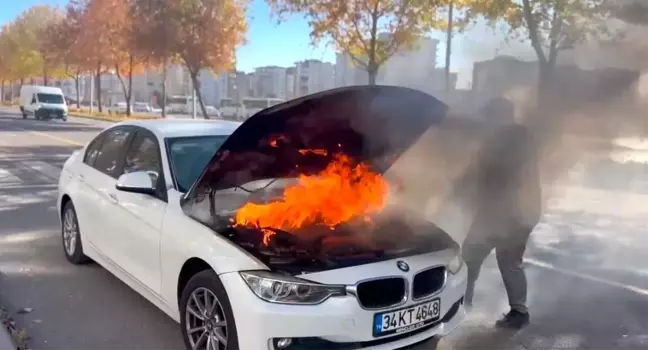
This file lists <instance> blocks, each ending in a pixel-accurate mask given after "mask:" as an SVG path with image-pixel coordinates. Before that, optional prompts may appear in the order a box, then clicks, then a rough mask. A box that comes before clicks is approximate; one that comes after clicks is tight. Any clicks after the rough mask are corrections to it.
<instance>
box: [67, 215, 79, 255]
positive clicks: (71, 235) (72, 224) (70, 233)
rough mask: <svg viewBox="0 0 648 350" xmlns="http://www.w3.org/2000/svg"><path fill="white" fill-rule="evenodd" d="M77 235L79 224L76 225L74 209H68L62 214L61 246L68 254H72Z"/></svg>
mask: <svg viewBox="0 0 648 350" xmlns="http://www.w3.org/2000/svg"><path fill="white" fill-rule="evenodd" d="M77 237H79V225H77V221H76V214H75V213H74V210H71V209H68V210H67V211H66V212H65V215H64V216H63V246H64V248H65V252H66V253H67V254H68V255H69V256H73V255H74V252H75V250H76V243H77Z"/></svg>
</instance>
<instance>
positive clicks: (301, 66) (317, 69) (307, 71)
mask: <svg viewBox="0 0 648 350" xmlns="http://www.w3.org/2000/svg"><path fill="white" fill-rule="evenodd" d="M294 81H295V97H298V96H304V95H308V94H312V93H316V92H319V91H324V90H328V89H332V88H333V87H334V86H335V69H334V68H333V65H332V64H331V63H327V62H322V61H320V60H305V61H301V62H297V63H296V64H295V79H294Z"/></svg>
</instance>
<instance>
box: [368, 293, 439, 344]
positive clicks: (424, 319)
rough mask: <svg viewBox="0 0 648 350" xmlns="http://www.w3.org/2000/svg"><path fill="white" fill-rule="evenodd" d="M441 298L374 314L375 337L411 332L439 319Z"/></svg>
mask: <svg viewBox="0 0 648 350" xmlns="http://www.w3.org/2000/svg"><path fill="white" fill-rule="evenodd" d="M440 315H441V300H440V299H439V298H437V299H432V300H429V301H426V302H424V303H420V304H418V305H414V306H408V307H406V308H402V309H398V310H392V311H387V312H381V313H376V314H375V315H374V327H373V335H374V337H382V336H385V335H389V334H395V333H404V332H410V331H413V330H415V329H417V328H421V327H423V326H426V325H428V324H430V323H432V322H434V321H436V320H438V319H439V316H440Z"/></svg>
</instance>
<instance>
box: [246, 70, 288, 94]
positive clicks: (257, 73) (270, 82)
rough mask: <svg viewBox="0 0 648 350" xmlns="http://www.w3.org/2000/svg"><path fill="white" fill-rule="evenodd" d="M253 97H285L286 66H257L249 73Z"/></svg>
mask: <svg viewBox="0 0 648 350" xmlns="http://www.w3.org/2000/svg"><path fill="white" fill-rule="evenodd" d="M250 80H251V82H250V83H251V85H252V94H253V96H254V97H270V98H282V99H283V98H285V97H286V68H284V67H277V66H266V67H258V68H256V69H255V70H254V73H252V74H251V75H250Z"/></svg>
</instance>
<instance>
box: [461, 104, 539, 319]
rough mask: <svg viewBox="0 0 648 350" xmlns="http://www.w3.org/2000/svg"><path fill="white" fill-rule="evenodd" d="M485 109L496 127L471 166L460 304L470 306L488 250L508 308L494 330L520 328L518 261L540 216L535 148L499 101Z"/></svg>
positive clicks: (522, 301)
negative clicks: (471, 214)
mask: <svg viewBox="0 0 648 350" xmlns="http://www.w3.org/2000/svg"><path fill="white" fill-rule="evenodd" d="M507 103H508V104H507ZM489 107H491V108H486V109H485V110H484V111H485V116H486V118H488V119H489V120H490V122H493V123H495V124H496V130H495V131H494V132H492V134H491V135H490V136H489V137H488V138H487V139H486V142H485V143H484V147H483V148H482V149H481V150H480V152H479V153H478V159H477V161H476V164H475V165H476V174H474V175H475V179H476V196H475V197H474V199H473V205H474V207H475V219H474V221H473V223H472V225H471V227H470V229H469V231H468V235H467V237H466V239H465V240H464V242H463V245H462V256H463V259H464V261H465V263H466V266H467V268H468V286H467V290H466V295H465V300H466V305H468V306H469V307H470V306H471V305H472V300H473V294H474V289H475V283H476V281H477V279H478V277H479V272H480V270H481V266H482V264H483V262H484V260H485V259H486V257H487V256H488V255H489V254H490V253H491V251H493V249H494V250H495V255H496V258H497V265H498V267H499V270H500V273H501V275H502V279H503V281H504V286H505V288H506V293H507V295H508V300H509V305H510V311H509V312H508V313H507V314H506V315H505V316H504V317H503V318H502V319H500V320H498V321H497V322H496V326H497V327H501V328H514V329H520V328H522V327H524V326H526V325H527V324H528V323H529V320H530V318H529V311H528V309H527V305H526V298H527V280H526V276H525V273H524V270H523V261H522V259H523V255H524V252H525V250H526V245H527V241H528V239H529V236H530V234H531V232H532V231H533V228H534V227H535V226H536V224H537V223H538V221H539V220H540V215H541V211H542V209H541V196H542V195H541V185H540V179H539V169H538V164H537V156H536V149H535V148H536V147H535V146H536V145H535V144H534V141H533V135H532V133H531V131H530V130H529V129H528V128H527V127H526V126H525V125H522V124H515V123H514V122H513V121H514V114H512V113H514V107H513V105H512V103H511V102H510V101H508V100H506V99H499V100H497V101H492V104H491V106H489Z"/></svg>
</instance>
